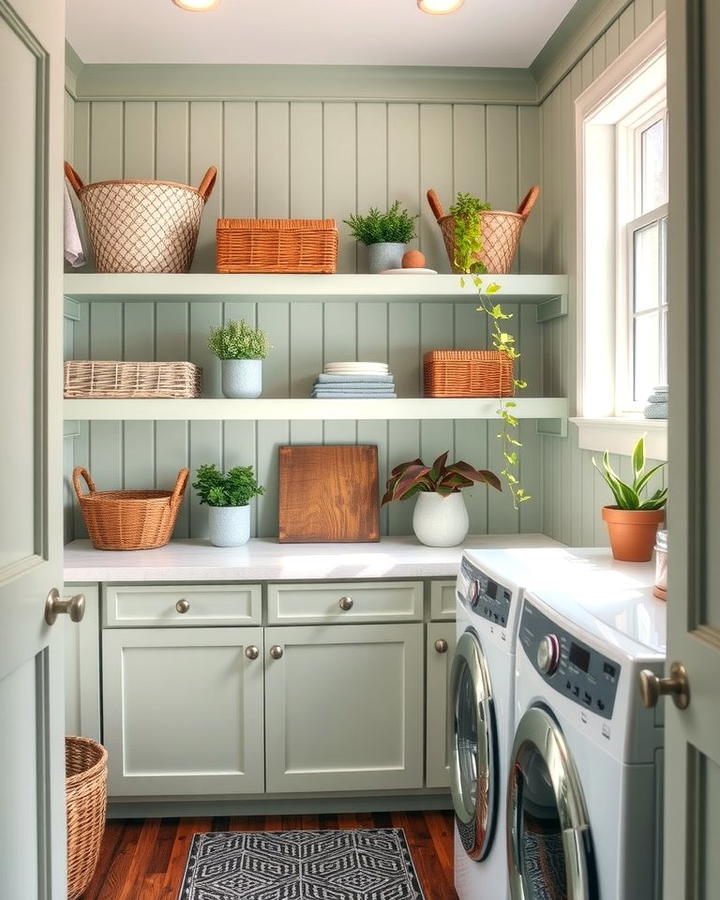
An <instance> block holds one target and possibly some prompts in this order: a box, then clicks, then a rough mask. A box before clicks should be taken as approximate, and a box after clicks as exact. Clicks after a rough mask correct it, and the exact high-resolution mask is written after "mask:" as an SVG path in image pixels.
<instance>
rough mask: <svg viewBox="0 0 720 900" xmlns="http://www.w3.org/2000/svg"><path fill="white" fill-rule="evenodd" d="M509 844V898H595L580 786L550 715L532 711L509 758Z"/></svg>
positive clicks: (537, 709) (541, 710)
mask: <svg viewBox="0 0 720 900" xmlns="http://www.w3.org/2000/svg"><path fill="white" fill-rule="evenodd" d="M507 810H508V814H507V845H508V868H509V872H510V888H511V895H512V898H513V900H597V898H598V889H597V878H596V877H595V866H594V861H593V854H592V840H591V834H590V826H589V824H588V816H587V810H586V808H585V799H584V797H583V791H582V786H581V785H580V780H579V777H578V774H577V769H576V768H575V763H574V762H573V759H572V756H571V755H570V751H569V750H568V746H567V743H566V741H565V738H564V736H563V733H562V731H561V730H560V727H559V725H558V724H557V722H556V721H555V719H553V717H552V716H551V715H550V713H549V712H548V711H547V710H546V709H544V708H542V707H539V706H533V707H531V708H530V709H529V710H528V711H527V712H526V713H525V715H524V716H523V717H522V719H521V720H520V723H519V724H518V727H517V730H516V732H515V742H514V744H513V749H512V755H511V757H510V767H509V779H508V799H507Z"/></svg>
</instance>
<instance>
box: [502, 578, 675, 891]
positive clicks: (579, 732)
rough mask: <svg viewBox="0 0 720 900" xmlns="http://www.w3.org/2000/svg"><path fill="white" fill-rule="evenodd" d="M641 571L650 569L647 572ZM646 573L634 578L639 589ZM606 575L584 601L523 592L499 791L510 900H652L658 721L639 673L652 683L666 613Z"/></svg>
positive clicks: (657, 858) (556, 592)
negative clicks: (509, 738)
mask: <svg viewBox="0 0 720 900" xmlns="http://www.w3.org/2000/svg"><path fill="white" fill-rule="evenodd" d="M646 571H647V568H646ZM644 579H645V576H643V578H642V579H641V580H644ZM611 583H613V573H612V572H610V573H609V574H606V575H605V576H604V581H603V577H598V578H595V579H593V580H592V581H591V582H587V583H586V587H587V593H586V596H585V597H583V596H582V595H580V594H578V593H577V592H574V591H567V590H563V589H562V588H558V589H549V588H547V587H545V588H543V590H542V593H541V594H540V592H538V593H537V594H535V593H534V592H532V591H526V592H525V596H524V600H523V608H522V614H521V617H520V623H519V629H518V637H517V653H516V682H515V708H516V721H517V724H516V729H515V736H514V741H513V746H512V750H511V755H510V761H509V773H510V775H509V778H508V783H507V800H506V806H507V819H506V846H507V865H508V871H509V881H510V896H511V898H512V900H540V898H542V900H561V898H562V900H658V898H659V897H660V896H661V890H662V882H661V870H662V867H661V857H662V846H661V834H662V746H663V728H662V720H661V718H660V712H659V711H658V710H654V709H645V708H644V707H643V706H642V703H641V700H640V693H639V689H638V686H639V680H638V679H639V673H640V671H641V669H650V670H652V671H654V672H655V673H656V674H658V675H660V674H661V673H662V672H663V669H664V660H665V635H666V628H665V612H666V610H665V604H664V603H663V602H662V601H659V600H656V599H655V598H654V597H653V596H652V590H651V587H650V586H647V587H642V586H640V585H635V586H632V585H631V586H628V584H627V579H625V583H624V587H623V579H622V577H620V578H619V580H617V579H616V583H617V589H616V591H615V592H614V593H609V594H608V593H607V585H608V584H611Z"/></svg>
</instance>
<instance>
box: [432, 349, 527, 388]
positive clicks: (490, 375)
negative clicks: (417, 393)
mask: <svg viewBox="0 0 720 900" xmlns="http://www.w3.org/2000/svg"><path fill="white" fill-rule="evenodd" d="M423 376H424V381H425V396H426V397H510V396H512V394H513V361H512V359H510V357H509V356H508V355H507V353H503V352H502V351H501V350H429V351H428V352H427V353H426V354H425V355H424V356H423Z"/></svg>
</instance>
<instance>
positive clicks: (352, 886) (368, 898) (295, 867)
mask: <svg viewBox="0 0 720 900" xmlns="http://www.w3.org/2000/svg"><path fill="white" fill-rule="evenodd" d="M178 900H423V893H422V891H421V890H420V883H419V881H418V877H417V874H416V872H415V867H414V865H413V862H412V857H411V856H410V851H409V849H408V845H407V841H406V840H405V833H404V832H403V830H402V828H368V829H353V830H346V831H230V832H219V831H213V832H209V833H207V834H196V835H194V836H193V840H192V844H191V846H190V852H189V854H188V861H187V866H186V868H185V877H184V878H183V883H182V887H181V888H180V893H179V894H178ZM488 900H491V898H488Z"/></svg>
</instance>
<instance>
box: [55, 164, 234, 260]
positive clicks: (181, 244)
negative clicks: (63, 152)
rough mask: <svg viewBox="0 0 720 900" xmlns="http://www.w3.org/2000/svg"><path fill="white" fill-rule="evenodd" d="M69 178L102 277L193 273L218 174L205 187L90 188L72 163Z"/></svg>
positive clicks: (118, 184)
mask: <svg viewBox="0 0 720 900" xmlns="http://www.w3.org/2000/svg"><path fill="white" fill-rule="evenodd" d="M65 175H66V176H67V179H68V181H69V182H70V184H71V185H72V187H73V189H74V190H75V193H76V194H77V195H78V198H79V200H80V203H81V204H82V208H83V213H84V214H85V223H86V224H87V229H88V234H89V235H90V242H91V243H92V247H93V252H94V254H95V265H96V266H97V270H98V272H187V271H188V270H189V269H190V264H191V263H192V259H193V255H194V253H195V245H196V244H197V238H198V231H199V230H200V217H201V216H202V211H203V208H204V207H205V202H206V201H207V199H208V197H209V196H210V194H211V192H212V189H213V186H214V184H215V179H216V178H217V169H216V168H215V167H214V166H210V168H209V169H208V170H207V172H206V173H205V176H204V177H203V180H202V181H201V183H200V186H199V187H197V188H194V187H190V185H188V184H177V183H176V182H173V181H96V182H94V183H93V184H84V183H83V181H82V179H81V178H80V176H79V175H78V173H77V172H76V171H75V169H73V167H72V166H71V165H70V163H68V162H66V163H65Z"/></svg>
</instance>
